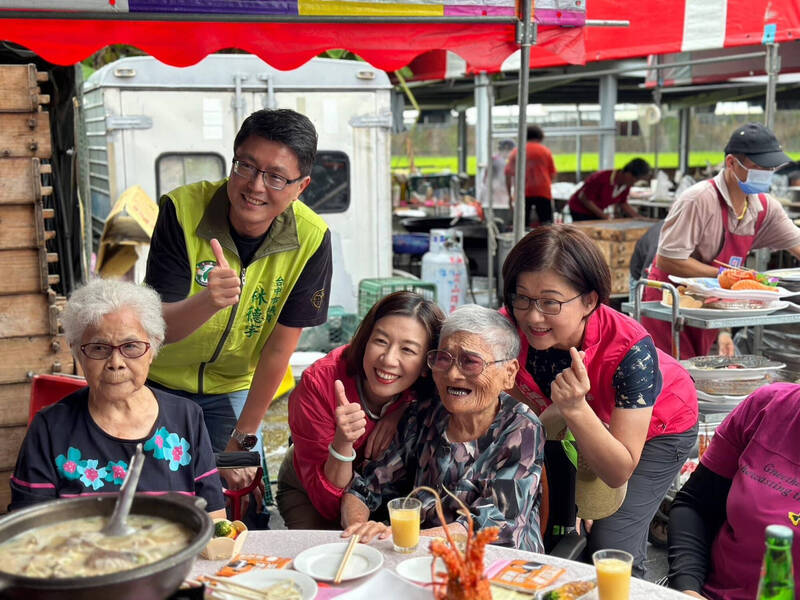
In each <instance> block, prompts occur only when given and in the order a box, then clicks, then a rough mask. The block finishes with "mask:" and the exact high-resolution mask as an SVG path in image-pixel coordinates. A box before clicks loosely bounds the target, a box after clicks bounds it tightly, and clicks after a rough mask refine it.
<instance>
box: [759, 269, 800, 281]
mask: <svg viewBox="0 0 800 600" xmlns="http://www.w3.org/2000/svg"><path fill="white" fill-rule="evenodd" d="M764 275H766V276H767V277H777V278H778V279H783V280H784V281H800V269H773V270H771V271H764Z"/></svg>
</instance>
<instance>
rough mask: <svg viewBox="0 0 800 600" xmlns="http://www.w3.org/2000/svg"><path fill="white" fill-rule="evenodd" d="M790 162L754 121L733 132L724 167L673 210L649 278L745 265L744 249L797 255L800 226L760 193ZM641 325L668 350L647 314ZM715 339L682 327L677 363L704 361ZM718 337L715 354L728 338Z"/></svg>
mask: <svg viewBox="0 0 800 600" xmlns="http://www.w3.org/2000/svg"><path fill="white" fill-rule="evenodd" d="M790 160H791V159H790V158H789V157H788V156H787V155H786V154H785V153H784V152H783V149H782V148H781V145H780V143H779V142H778V140H777V138H776V137H775V135H774V134H773V133H772V131H770V130H769V129H767V128H766V127H764V126H763V125H761V124H759V123H748V124H746V125H743V126H741V127H739V128H738V129H736V131H734V132H733V135H732V136H731V138H730V140H729V141H728V145H727V146H725V167H724V169H723V170H722V171H721V172H720V173H719V174H718V175H717V176H716V177H714V178H713V179H710V180H707V181H701V182H700V183H697V184H695V185H693V186H692V187H690V188H689V189H688V190H686V191H685V192H683V194H681V196H680V197H679V198H678V199H677V200H676V201H675V204H673V205H672V208H671V209H670V211H669V214H668V215H667V218H666V220H665V222H664V227H663V228H662V230H661V235H660V237H659V240H658V250H657V252H656V257H655V259H653V264H652V265H651V266H650V274H649V278H650V279H655V280H657V281H668V275H676V276H679V277H716V276H717V274H718V273H719V270H720V265H719V264H718V263H716V262H714V261H715V260H717V261H720V262H723V263H727V264H729V265H733V266H739V265H744V263H745V260H746V259H747V255H748V254H749V252H750V250H755V249H757V248H772V249H774V250H788V251H789V252H791V253H792V254H794V255H795V256H797V257H798V258H800V229H798V228H797V227H795V225H794V224H793V223H792V221H791V220H790V219H789V217H788V216H787V215H786V213H785V212H784V210H783V207H782V206H781V204H780V202H778V201H777V200H776V199H775V198H773V197H771V196H769V195H767V192H768V191H769V187H770V180H771V178H772V174H773V172H774V171H775V169H777V168H778V167H780V166H781V165H783V164H786V163H788V162H789V161H790ZM660 299H661V290H657V289H655V288H645V291H644V300H645V301H647V300H660ZM642 324H643V325H644V326H645V327H646V328H647V330H648V331H649V332H650V334H651V335H652V336H653V340H654V341H655V344H656V346H657V347H659V348H661V349H662V350H664V351H665V352H671V346H672V343H671V334H670V324H669V323H668V322H665V321H657V320H655V319H650V318H647V317H643V318H642ZM716 337H717V331H716V330H708V329H696V328H694V327H685V328H684V330H683V331H682V332H681V338H680V350H681V358H691V357H693V356H704V355H707V354H708V353H709V350H710V349H711V345H712V344H713V343H714V340H715V339H716ZM729 337H730V336H729V335H728V334H724V333H723V334H722V335H721V338H720V349H721V350H722V349H724V348H725V346H726V345H727V342H728V341H729V340H728V339H726V338H729Z"/></svg>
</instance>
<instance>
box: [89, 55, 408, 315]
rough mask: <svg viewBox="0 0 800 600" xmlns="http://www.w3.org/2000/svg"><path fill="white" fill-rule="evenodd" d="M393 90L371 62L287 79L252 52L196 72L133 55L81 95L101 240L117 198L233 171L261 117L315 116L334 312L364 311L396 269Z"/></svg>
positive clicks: (319, 62)
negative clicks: (364, 300) (369, 293)
mask: <svg viewBox="0 0 800 600" xmlns="http://www.w3.org/2000/svg"><path fill="white" fill-rule="evenodd" d="M390 90H391V84H390V82H389V78H388V77H387V75H386V73H384V72H383V71H379V70H377V69H374V68H372V67H371V66H370V65H368V64H367V63H363V62H357V61H340V60H330V59H318V58H315V59H313V60H311V61H309V62H308V63H306V64H305V65H303V66H302V67H300V68H299V69H295V70H293V71H279V70H277V69H274V68H272V67H270V66H269V65H267V64H266V63H265V62H264V61H262V60H261V59H260V58H258V57H256V56H253V55H249V54H216V55H210V56H208V57H206V58H205V59H203V60H202V61H200V62H199V63H197V64H196V65H193V66H191V67H183V68H179V67H170V66H167V65H165V64H163V63H161V62H159V61H157V60H156V59H154V58H152V57H149V56H142V57H131V58H123V59H121V60H118V61H116V62H114V63H111V64H108V65H106V66H104V67H103V68H101V69H99V70H98V71H97V72H95V73H94V74H92V76H91V77H90V78H89V79H88V81H87V82H86V83H85V84H84V88H83V101H82V107H83V110H82V111H81V114H82V119H83V121H82V129H83V130H84V134H83V137H82V140H81V141H82V142H83V143H82V144H81V145H83V144H84V143H85V147H83V148H81V150H82V151H81V152H79V156H80V157H81V160H83V161H88V164H87V162H84V163H83V165H82V166H83V167H84V169H85V170H84V172H88V173H89V190H88V191H85V193H84V196H83V197H84V198H85V197H87V196H88V197H90V198H91V203H90V207H87V210H88V208H90V209H91V216H92V221H93V226H94V230H95V237H99V233H100V232H102V226H103V222H104V220H105V218H106V216H107V215H108V213H109V210H110V208H111V206H112V205H113V204H114V202H115V201H116V199H117V198H118V197H119V195H120V194H121V193H122V192H123V191H125V190H126V189H127V188H128V187H130V186H133V185H140V186H141V187H142V188H143V189H144V190H145V192H147V194H148V195H149V196H150V197H151V198H153V200H157V199H158V198H159V197H160V195H161V194H164V193H166V192H168V191H170V190H172V189H174V188H176V187H178V186H180V185H183V184H185V183H191V182H194V181H198V180H202V179H205V180H208V181H216V180H219V179H222V178H223V177H225V176H226V175H227V174H228V173H229V172H230V164H231V161H232V160H233V140H234V137H235V136H236V132H237V131H238V129H239V125H240V124H241V122H242V121H243V120H244V119H245V118H246V117H247V116H248V115H249V114H250V113H252V112H253V111H256V110H259V109H261V108H291V109H294V110H296V111H298V112H300V113H303V114H305V115H307V116H308V117H309V118H310V119H311V121H312V122H313V123H314V125H315V127H316V128H317V133H318V134H319V144H318V148H319V150H318V153H317V160H316V164H315V166H314V170H313V172H312V181H311V185H310V186H309V188H308V189H307V190H306V191H305V193H304V194H303V197H302V199H303V201H304V202H305V203H306V204H308V205H309V206H310V207H311V208H312V209H314V211H316V212H317V213H318V214H320V215H321V216H322V217H323V218H324V219H325V221H326V222H327V223H328V226H329V227H330V229H331V232H332V237H331V241H332V244H333V262H334V264H333V283H332V289H331V304H332V305H340V306H342V307H344V309H345V311H347V312H353V313H355V312H357V295H358V288H357V286H358V282H359V281H360V280H361V279H363V278H366V277H388V276H390V275H391V271H392V257H391V250H392V247H391V241H392V240H391V231H392V229H391V199H390V171H389V168H390V163H389V159H390V133H391V122H392V119H391V107H390V104H391V99H390V93H391V92H390Z"/></svg>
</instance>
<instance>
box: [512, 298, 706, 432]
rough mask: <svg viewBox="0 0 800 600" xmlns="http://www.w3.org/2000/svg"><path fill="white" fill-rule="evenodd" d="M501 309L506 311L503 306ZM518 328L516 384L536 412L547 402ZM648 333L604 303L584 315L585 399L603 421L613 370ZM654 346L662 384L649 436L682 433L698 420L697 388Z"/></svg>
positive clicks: (606, 418) (610, 399)
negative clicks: (530, 367) (529, 366)
mask: <svg viewBox="0 0 800 600" xmlns="http://www.w3.org/2000/svg"><path fill="white" fill-rule="evenodd" d="M500 312H501V313H502V314H503V315H505V316H506V317H508V316H509V315H508V312H507V311H506V309H505V308H503V309H501V311H500ZM517 332H518V333H519V337H520V341H521V350H520V353H519V357H518V360H519V364H520V369H519V372H518V373H517V381H516V383H517V387H518V388H519V390H520V391H521V392H522V393H523V395H524V396H525V397H526V398H527V399H528V401H529V402H530V403H531V404H532V405H534V406H538V407H539V409H537V412H538V411H539V410H540V409H543V408H545V407H546V406H548V405H550V404H551V401H550V398H547V397H546V396H545V395H544V393H543V392H542V390H541V389H540V388H539V386H538V385H537V384H536V382H535V381H534V380H533V376H532V375H531V374H530V373H528V371H527V370H526V368H525V365H526V363H527V359H528V342H527V339H526V337H525V334H524V333H523V332H522V329H520V328H519V327H517ZM647 336H648V333H647V331H646V330H645V328H644V327H642V326H641V325H640V324H639V323H638V322H637V321H635V320H634V319H632V318H630V317H628V316H626V315H623V314H622V313H619V312H617V311H615V310H614V309H612V308H609V307H608V306H605V305H602V304H601V305H600V306H599V307H598V308H597V310H596V311H594V312H593V313H592V314H591V315H590V316H589V319H588V321H587V323H586V332H585V334H584V337H583V345H582V346H581V348H580V349H581V350H583V351H584V352H585V353H586V356H585V358H584V361H583V362H584V364H585V365H586V371H587V373H588V375H589V382H590V384H591V390H590V392H589V393H588V394H586V401H587V402H588V403H589V406H591V407H592V410H593V411H594V412H595V414H596V415H597V416H598V417H599V418H600V420H601V421H602V422H603V423H605V424H606V425H608V424H609V423H610V422H611V413H612V411H613V410H614V402H615V399H616V393H615V389H614V385H613V378H614V373H615V372H616V370H617V367H618V366H619V364H620V362H622V359H623V358H624V357H625V355H626V354H627V353H628V351H629V350H630V349H631V348H632V347H633V345H634V344H636V343H637V342H639V341H640V340H642V339H644V338H645V337H647ZM656 351H657V352H658V362H659V368H660V369H661V377H662V380H663V385H662V388H661V393H660V394H659V396H658V398H657V399H656V403H655V406H653V416H652V418H651V419H650V427H649V429H648V431H647V439H648V440H649V439H651V438H654V437H656V436H659V435H668V434H675V433H683V432H684V431H687V430H689V429H691V428H692V427H694V425H695V423H697V390H695V387H694V382H693V381H692V378H691V377H689V374H688V373H687V372H686V370H685V369H684V368H683V367H682V366H681V364H680V363H679V362H678V361H677V360H675V359H674V358H672V357H671V356H669V355H668V354H666V353H664V352H662V351H661V350H658V349H656Z"/></svg>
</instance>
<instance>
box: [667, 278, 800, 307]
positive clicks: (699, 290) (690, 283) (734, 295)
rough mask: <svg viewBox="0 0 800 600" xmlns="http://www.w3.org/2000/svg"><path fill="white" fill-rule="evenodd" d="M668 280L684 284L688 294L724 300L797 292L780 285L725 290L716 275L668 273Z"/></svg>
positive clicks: (776, 296) (772, 297)
mask: <svg viewBox="0 0 800 600" xmlns="http://www.w3.org/2000/svg"><path fill="white" fill-rule="evenodd" d="M669 278H670V280H671V281H672V282H674V283H676V284H678V285H683V286H686V291H687V292H688V293H690V294H693V295H697V296H704V297H712V296H713V297H716V298H722V299H724V300H767V301H770V300H776V299H778V298H783V297H785V296H793V295H795V294H797V292H793V291H791V290H787V289H786V288H784V287H781V286H775V287H771V288H770V289H755V290H726V289H724V288H722V287H721V286H720V284H719V280H718V279H717V278H716V277H678V276H676V275H670V276H669Z"/></svg>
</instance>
